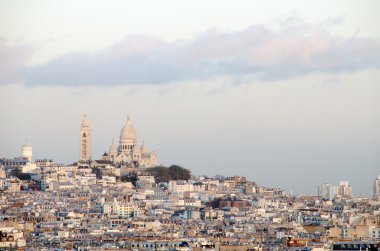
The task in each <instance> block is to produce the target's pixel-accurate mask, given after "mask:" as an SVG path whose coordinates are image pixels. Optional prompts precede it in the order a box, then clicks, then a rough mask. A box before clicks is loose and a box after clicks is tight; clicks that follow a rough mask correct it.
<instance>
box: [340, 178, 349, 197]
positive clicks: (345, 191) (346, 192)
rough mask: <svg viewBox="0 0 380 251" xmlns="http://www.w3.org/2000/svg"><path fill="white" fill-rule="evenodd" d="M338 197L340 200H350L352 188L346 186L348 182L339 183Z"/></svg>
mask: <svg viewBox="0 0 380 251" xmlns="http://www.w3.org/2000/svg"><path fill="white" fill-rule="evenodd" d="M338 196H339V197H341V198H351V197H352V186H351V185H350V184H348V181H341V182H339V187H338Z"/></svg>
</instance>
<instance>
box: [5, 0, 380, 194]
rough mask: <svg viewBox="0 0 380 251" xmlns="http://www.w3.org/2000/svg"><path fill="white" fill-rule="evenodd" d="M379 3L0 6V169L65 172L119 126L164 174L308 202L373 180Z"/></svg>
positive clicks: (379, 153)
mask: <svg viewBox="0 0 380 251" xmlns="http://www.w3.org/2000/svg"><path fill="white" fill-rule="evenodd" d="M379 9H380V2H379V1H361V2H359V1H304V0H302V1H271V0H269V1H252V0H250V1H239V0H237V1H222V0H218V1H196V0H195V1H194V0H193V1H174V0H173V1H169V0H168V1H166V0H162V1H144V0H142V1H121V0H120V1H117V0H115V1H99V0H91V1H55V0H49V1H47V0H46V1H40V0H37V1H26V0H25V1H20V0H12V1H4V0H0V95H1V99H0V114H1V115H2V116H1V120H0V121H1V122H0V139H1V140H0V157H9V158H12V157H15V156H19V155H21V147H22V145H23V144H24V143H25V141H26V140H28V142H29V143H30V144H31V145H32V146H33V158H34V159H36V158H52V159H54V160H55V161H56V162H59V163H65V164H69V163H73V162H75V161H77V160H78V158H79V129H80V124H81V120H82V117H83V114H84V113H87V114H88V117H89V122H90V124H91V127H92V132H93V139H92V142H93V156H94V158H95V159H96V158H100V157H101V155H102V154H103V153H104V151H105V150H108V149H109V146H110V144H111V142H112V139H113V138H114V139H115V141H116V142H118V139H119V136H120V131H121V128H122V127H123V125H124V124H125V122H126V118H127V113H129V114H130V117H131V120H132V123H133V125H134V127H135V128H136V130H137V137H138V140H139V142H140V144H141V142H142V141H143V140H144V141H145V143H146V145H147V147H148V149H149V150H154V151H156V152H157V155H158V161H159V163H162V164H163V165H171V164H179V165H181V166H183V167H185V168H188V169H190V170H191V171H192V172H193V173H194V174H195V175H208V176H214V175H216V174H221V175H224V176H231V175H243V176H247V177H248V178H249V179H250V180H253V181H256V182H257V183H258V184H259V185H263V186H267V187H280V188H283V189H285V190H287V191H292V192H293V193H295V194H315V193H316V191H317V186H318V185H319V184H321V183H324V182H327V183H333V184H338V183H339V181H341V180H347V181H349V183H350V184H351V185H352V186H353V191H354V193H355V194H357V195H358V194H366V195H368V196H370V195H371V193H372V185H373V181H374V179H375V177H376V176H377V175H378V174H380V83H379V82H380V70H379V67H380V30H379V28H378V27H380V18H379V16H378V10H379Z"/></svg>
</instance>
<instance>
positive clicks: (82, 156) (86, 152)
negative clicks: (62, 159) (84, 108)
mask: <svg viewBox="0 0 380 251" xmlns="http://www.w3.org/2000/svg"><path fill="white" fill-rule="evenodd" d="M91 136H92V135H91V127H90V124H89V122H88V118H87V114H84V116H83V120H82V125H81V128H80V151H79V160H81V161H87V160H90V159H91V157H92V156H91V151H92V149H91Z"/></svg>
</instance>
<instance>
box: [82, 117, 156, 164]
mask: <svg viewBox="0 0 380 251" xmlns="http://www.w3.org/2000/svg"><path fill="white" fill-rule="evenodd" d="M80 133H81V134H80V142H81V144H80V154H81V155H80V160H81V161H88V160H90V159H91V128H90V126H89V123H88V119H87V115H86V114H85V115H84V118H83V121H82V127H81V131H80ZM101 160H102V161H110V163H115V164H125V165H130V166H134V167H154V166H156V165H157V155H156V153H155V152H153V151H148V149H147V147H146V145H145V143H144V142H143V143H142V145H141V147H140V146H139V144H138V141H137V133H136V130H135V128H134V127H133V125H132V122H131V119H130V117H129V115H128V116H127V122H126V123H125V125H124V127H123V128H122V129H121V133H120V139H119V146H118V147H117V148H116V145H115V141H114V140H112V144H111V147H110V148H109V151H108V153H107V152H105V153H104V154H103V156H102V159H101ZM110 163H108V162H107V163H106V164H110Z"/></svg>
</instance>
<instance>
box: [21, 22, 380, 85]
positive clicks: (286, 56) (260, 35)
mask: <svg viewBox="0 0 380 251" xmlns="http://www.w3.org/2000/svg"><path fill="white" fill-rule="evenodd" d="M331 20H333V21H331ZM331 20H330V21H326V22H325V23H324V24H323V25H322V24H319V25H311V24H306V23H304V22H302V20H300V19H298V18H297V17H287V18H283V19H281V20H279V21H278V23H277V27H275V28H274V27H272V26H267V25H254V26H251V27H249V28H247V29H245V30H241V31H237V32H223V31H219V30H217V29H210V30H207V31H205V32H203V33H201V34H199V35H198V36H196V37H195V38H194V39H190V40H177V41H174V42H166V41H163V40H161V39H159V38H157V37H151V36H142V35H129V36H126V37H125V38H124V39H123V40H122V41H120V42H119V43H117V44H115V45H113V46H111V47H110V48H107V49H104V50H101V51H98V52H95V53H80V52H73V53H69V54H66V55H64V56H61V57H59V58H56V59H54V60H52V61H50V62H47V63H45V64H42V65H38V66H34V67H30V68H28V69H27V71H26V72H25V74H24V80H25V83H26V84H27V85H30V86H35V85H61V86H84V85H93V86H97V85H100V86H114V85H127V84H163V83H168V82H177V81H178V82H179V81H183V80H194V79H208V78H213V77H216V76H236V77H240V76H249V75H255V76H257V77H258V78H260V79H263V80H272V79H283V78H291V77H295V76H299V75H305V74H309V73H316V72H327V73H329V72H342V71H356V70H361V69H367V68H378V67H379V66H380V43H379V41H377V40H375V39H371V38H366V37H356V36H352V37H343V36H337V35H332V34H330V33H328V32H327V31H326V30H325V28H324V27H326V25H327V24H326V23H329V22H333V23H334V25H336V23H339V22H341V20H340V19H336V20H337V21H336V20H334V19H331Z"/></svg>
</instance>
